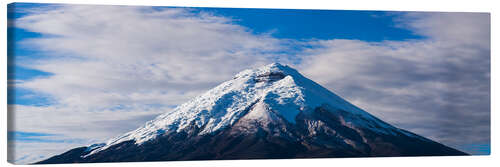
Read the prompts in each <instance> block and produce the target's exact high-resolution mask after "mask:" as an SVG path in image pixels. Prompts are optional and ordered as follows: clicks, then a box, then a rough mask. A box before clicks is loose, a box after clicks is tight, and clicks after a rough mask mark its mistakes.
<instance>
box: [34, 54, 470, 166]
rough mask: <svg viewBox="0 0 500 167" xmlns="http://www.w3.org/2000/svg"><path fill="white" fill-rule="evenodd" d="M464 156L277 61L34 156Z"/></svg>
mask: <svg viewBox="0 0 500 167" xmlns="http://www.w3.org/2000/svg"><path fill="white" fill-rule="evenodd" d="M427 155H438V156H439V155H466V154H465V153H463V152H460V151H458V150H455V149H453V148H450V147H447V146H444V145H442V144H440V143H437V142H434V141H431V140H429V139H426V138H424V137H421V136H419V135H416V134H414V133H411V132H408V131H405V130H402V129H399V128H396V127H394V126H392V125H390V124H388V123H386V122H384V121H382V120H380V119H378V118H376V117H374V116H372V115H371V114H369V113H367V112H365V111H363V110H362V109H360V108H358V107H356V106H354V105H352V104H351V103H349V102H347V101H346V100H344V99H342V98H341V97H339V96H337V95H336V94H334V93H332V92H331V91H329V90H328V89H326V88H324V87H322V86H321V85H319V84H317V83H315V82H314V81H312V80H310V79H307V78H306V77H304V76H302V75H301V74H300V73H299V72H298V71H297V70H295V69H293V68H291V67H289V66H285V65H281V64H278V63H273V64H269V65H266V66H263V67H260V68H257V69H251V70H244V71H242V72H240V73H238V74H237V75H235V76H234V77H233V79H232V80H229V81H226V82H224V83H222V84H220V85H219V86H217V87H215V88H213V89H211V90H209V91H207V92H206V93H204V94H202V95H200V96H198V97H195V98H193V99H191V100H190V101H188V102H186V103H184V104H182V105H180V106H178V107H177V108H175V109H173V110H172V111H169V112H166V113H164V114H162V115H159V116H158V117H156V118H155V119H154V120H151V121H149V122H147V123H146V124H145V125H143V126H142V127H140V128H138V129H136V130H134V131H131V132H128V133H125V134H123V135H121V136H118V137H116V138H113V139H111V140H109V141H108V142H107V143H104V144H94V145H91V146H88V147H80V148H75V149H72V150H69V151H68V152H66V153H63V154H61V155H57V156H54V157H51V158H49V159H47V160H44V161H41V162H39V163H76V162H127V161H128V162H129V161H165V160H212V159H255V158H259V159H266V158H314V157H373V156H427Z"/></svg>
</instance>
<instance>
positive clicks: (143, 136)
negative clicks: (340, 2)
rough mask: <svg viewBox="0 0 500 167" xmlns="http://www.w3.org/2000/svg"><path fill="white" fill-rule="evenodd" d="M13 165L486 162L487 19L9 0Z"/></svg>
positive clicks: (479, 16) (451, 14)
mask: <svg viewBox="0 0 500 167" xmlns="http://www.w3.org/2000/svg"><path fill="white" fill-rule="evenodd" d="M8 23H9V24H8V106H9V109H8V116H9V122H8V123H9V127H8V149H9V150H8V153H9V154H8V159H9V161H10V162H11V163H14V164H59V163H95V162H146V161H185V160H234V159H291V158H344V157H351V158H352V157H399V156H469V155H489V154H490V14H489V13H461V12H404V11H351V10H295V9H245V8H208V7H207V8H192V7H161V6H153V7H148V6H112V5H77V4H37V3H13V4H10V5H9V6H8Z"/></svg>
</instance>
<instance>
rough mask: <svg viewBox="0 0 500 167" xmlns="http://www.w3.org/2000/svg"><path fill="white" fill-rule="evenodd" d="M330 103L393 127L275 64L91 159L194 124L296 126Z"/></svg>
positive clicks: (206, 128) (208, 129) (245, 74)
mask: <svg viewBox="0 0 500 167" xmlns="http://www.w3.org/2000/svg"><path fill="white" fill-rule="evenodd" d="M325 105H326V106H329V107H330V108H332V110H342V111H348V112H350V113H351V114H352V115H355V116H356V117H363V118H364V120H369V121H368V124H377V126H378V127H388V129H390V128H391V127H392V126H390V125H388V124H385V123H384V122H382V121H379V120H378V119H376V118H375V117H373V116H371V115H370V114H368V113H366V112H364V111H363V110H361V109H359V108H357V107H356V106H354V105H352V104H350V103H349V102H347V101H345V100H343V99H342V98H340V97H339V96H337V95H335V94H334V93H332V92H330V91H329V90H327V89H325V88H323V87H322V86H320V85H319V84H317V83H315V82H313V81H311V80H309V79H307V78H305V77H304V76H302V75H301V74H300V73H299V72H298V71H297V70H295V69H293V68H291V67H289V66H286V65H281V64H279V63H273V64H269V65H266V66H262V67H260V68H256V69H249V70H244V71H242V72H240V73H238V74H237V75H235V77H234V78H233V79H232V80H229V81H226V82H224V83H222V84H220V85H219V86H217V87H215V88H213V89H211V90H208V91H207V92H206V93H204V94H202V95H200V96H197V97H195V98H193V99H191V100H190V101H188V102H186V103H184V104H182V105H179V106H178V107H176V108H175V109H173V110H172V111H169V112H167V113H164V114H161V115H160V116H158V117H157V118H155V119H154V120H151V121H149V122H147V123H146V124H145V125H143V126H142V127H140V128H138V129H136V130H134V131H131V132H128V133H126V134H124V135H122V136H119V137H116V138H114V139H111V140H109V141H108V142H107V143H106V145H105V146H103V147H100V148H97V149H95V150H93V151H92V152H91V153H90V154H88V155H91V154H93V153H95V152H99V151H100V150H104V149H106V148H108V147H109V146H111V145H114V144H118V143H121V142H124V141H130V140H133V141H135V143H136V144H142V143H144V142H146V141H149V140H151V139H154V138H156V137H157V136H161V135H163V134H166V133H170V132H180V131H186V132H188V133H190V131H191V130H192V127H193V126H196V127H197V128H199V131H197V132H196V133H197V135H204V134H210V133H213V132H217V131H218V130H220V129H224V128H225V127H229V126H231V125H233V124H235V123H236V122H237V121H238V120H240V119H242V118H243V117H245V118H246V119H252V120H258V121H264V122H273V121H276V120H277V119H279V120H284V121H286V122H288V123H290V124H295V118H296V116H297V115H298V114H299V113H300V112H311V111H314V109H315V108H317V107H319V106H325ZM271 111H272V114H271V113H270V112H271ZM345 121H346V122H348V123H351V124H357V125H360V124H366V123H355V122H349V121H350V120H345ZM361 126H366V127H375V125H361ZM193 133H194V132H193ZM88 155H87V156H88Z"/></svg>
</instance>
